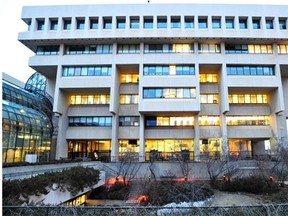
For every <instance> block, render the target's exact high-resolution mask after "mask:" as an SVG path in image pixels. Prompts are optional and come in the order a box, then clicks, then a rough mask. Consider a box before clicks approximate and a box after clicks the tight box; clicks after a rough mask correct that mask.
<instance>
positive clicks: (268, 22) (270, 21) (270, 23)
mask: <svg viewBox="0 0 288 216" xmlns="http://www.w3.org/2000/svg"><path fill="white" fill-rule="evenodd" d="M273 28H274V26H273V19H266V29H273Z"/></svg>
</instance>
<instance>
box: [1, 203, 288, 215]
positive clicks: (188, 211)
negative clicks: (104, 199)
mask: <svg viewBox="0 0 288 216" xmlns="http://www.w3.org/2000/svg"><path fill="white" fill-rule="evenodd" d="M2 214H3V215H5V216H10V215H11V216H12V215H13V216H14V215H21V216H25V215H37V216H38V215H39V216H42V215H46V216H54V215H57V216H58V215H60V216H61V215H63V216H64V215H65V216H66V215H67V216H70V215H71V216H72V215H73V216H74V215H77V216H81V215H85V216H88V215H91V216H92V215H93V216H98V215H99V216H110V215H111V216H112V215H113V216H114V215H120V216H122V215H123V216H130V215H131V216H134V215H139V216H146V215H155V216H164V215H174V216H178V215H179V216H180V215H181V216H182V215H183V216H184V215H213V216H226V215H227V216H228V215H245V216H254V215H271V216H272V215H277V216H286V215H288V204H267V205H257V206H209V207H161V206H157V207H155V206H139V205H136V206H3V207H2Z"/></svg>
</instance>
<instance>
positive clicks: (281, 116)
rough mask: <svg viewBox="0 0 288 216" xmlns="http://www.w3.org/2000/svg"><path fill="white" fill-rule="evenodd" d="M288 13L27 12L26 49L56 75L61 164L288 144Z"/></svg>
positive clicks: (100, 8)
mask: <svg viewBox="0 0 288 216" xmlns="http://www.w3.org/2000/svg"><path fill="white" fill-rule="evenodd" d="M287 11H288V6H287V5H286V6H280V5H279V6H271V5H208V4H205V5H197V4H163V5H160V4H146V5H79V6H29V7H24V8H23V12H22V19H23V21H24V22H25V23H27V26H28V29H27V31H25V32H21V33H19V41H21V42H22V43H23V44H24V45H26V46H27V47H28V48H29V49H31V50H32V51H33V52H35V56H32V57H31V58H30V60H29V66H30V67H32V68H34V69H35V70H36V71H38V72H39V73H41V74H42V75H44V76H45V77H47V79H48V84H47V90H48V92H49V93H50V94H51V95H53V96H54V113H55V115H57V116H58V120H59V127H58V139H57V147H56V158H57V159H59V158H60V157H64V158H66V157H69V158H75V157H91V158H92V159H98V158H99V157H100V158H102V159H103V158H104V157H106V156H108V157H110V156H111V159H112V160H117V159H118V156H123V155H127V154H129V155H130V156H131V155H133V156H135V157H136V158H137V159H138V158H139V161H146V160H149V159H151V157H153V158H154V159H159V160H175V159H179V158H182V159H183V157H184V158H186V159H190V160H201V158H202V157H206V156H207V155H210V156H213V157H214V158H218V157H220V156H221V155H230V156H231V157H235V158H239V159H250V158H252V157H253V158H255V157H257V156H261V155H264V154H266V153H267V150H269V148H267V147H266V148H265V146H267V145H265V143H266V141H270V148H271V149H270V150H271V151H272V152H273V151H275V149H276V147H277V146H279V145H285V142H286V144H287V117H288V29H287V28H288V21H287V20H288V14H287Z"/></svg>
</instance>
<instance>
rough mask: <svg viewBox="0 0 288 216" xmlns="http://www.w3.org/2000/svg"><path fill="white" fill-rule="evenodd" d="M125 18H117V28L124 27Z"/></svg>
mask: <svg viewBox="0 0 288 216" xmlns="http://www.w3.org/2000/svg"><path fill="white" fill-rule="evenodd" d="M125 25H126V21H125V18H117V29H125Z"/></svg>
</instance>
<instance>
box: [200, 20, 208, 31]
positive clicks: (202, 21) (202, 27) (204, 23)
mask: <svg viewBox="0 0 288 216" xmlns="http://www.w3.org/2000/svg"><path fill="white" fill-rule="evenodd" d="M198 26H199V28H200V29H205V28H208V23H207V18H199V19H198Z"/></svg>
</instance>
